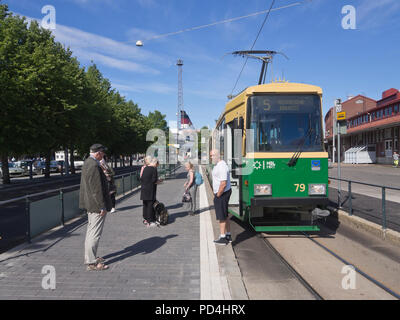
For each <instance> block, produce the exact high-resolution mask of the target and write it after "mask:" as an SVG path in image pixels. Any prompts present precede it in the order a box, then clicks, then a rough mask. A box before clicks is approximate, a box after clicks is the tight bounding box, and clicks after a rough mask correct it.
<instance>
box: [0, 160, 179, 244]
mask: <svg viewBox="0 0 400 320" xmlns="http://www.w3.org/2000/svg"><path fill="white" fill-rule="evenodd" d="M177 167H178V166H177V165H175V164H172V165H160V166H159V168H158V172H159V176H160V178H164V179H165V178H167V177H168V176H172V174H173V173H174V172H175V171H176V169H177ZM139 173H140V170H135V171H133V172H130V173H126V174H121V175H117V176H115V177H114V180H115V186H116V189H117V191H116V196H124V195H126V194H127V193H128V192H131V191H132V190H134V189H136V188H137V187H139V185H140V177H139ZM79 187H80V184H76V185H73V186H68V187H62V188H57V189H52V190H47V191H44V192H39V193H33V194H28V195H25V196H22V197H18V198H13V199H10V200H5V201H0V208H3V210H5V211H7V210H11V211H12V210H13V211H15V212H13V214H14V215H20V216H22V215H24V216H25V218H23V217H22V219H19V221H21V220H23V219H25V223H24V224H25V229H26V230H25V235H24V236H25V241H28V242H30V241H31V239H32V238H33V237H35V236H37V235H39V234H41V233H43V232H46V231H48V230H50V229H52V228H54V227H57V226H64V225H65V222H67V221H68V220H71V219H73V218H75V217H77V216H79V215H81V214H82V213H83V210H81V209H79ZM49 195H50V196H49ZM35 198H39V199H36V200H35ZM8 228H10V226H8ZM15 228H16V226H15ZM0 239H2V240H5V239H4V238H3V237H2V235H1V234H0ZM0 249H1V248H0Z"/></svg>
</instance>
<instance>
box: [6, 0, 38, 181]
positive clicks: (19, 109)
mask: <svg viewBox="0 0 400 320" xmlns="http://www.w3.org/2000/svg"><path fill="white" fill-rule="evenodd" d="M28 46H29V42H28V30H27V23H26V21H25V19H23V18H20V17H18V16H13V15H12V14H11V13H9V11H8V8H7V6H6V5H3V4H0V88H1V91H0V103H1V108H0V160H1V162H2V172H3V183H6V184H9V183H10V177H9V171H8V156H9V155H10V154H14V155H18V154H23V153H24V152H25V151H26V149H27V148H29V147H30V140H31V134H30V128H31V126H32V124H33V120H32V119H31V118H30V117H29V115H30V111H31V110H30V108H29V96H28V95H27V94H26V88H27V87H29V76H30V75H29V68H28V65H29V63H27V61H28V59H29V50H28Z"/></svg>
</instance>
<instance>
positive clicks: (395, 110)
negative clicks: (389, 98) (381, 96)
mask: <svg viewBox="0 0 400 320" xmlns="http://www.w3.org/2000/svg"><path fill="white" fill-rule="evenodd" d="M397 112H399V105H398V104H396V105H395V106H394V113H397Z"/></svg>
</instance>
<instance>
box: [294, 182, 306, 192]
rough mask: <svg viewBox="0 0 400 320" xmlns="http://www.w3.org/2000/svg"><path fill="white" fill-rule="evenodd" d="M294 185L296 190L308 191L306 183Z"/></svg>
mask: <svg viewBox="0 0 400 320" xmlns="http://www.w3.org/2000/svg"><path fill="white" fill-rule="evenodd" d="M294 185H295V186H296V192H299V190H300V192H304V191H306V186H305V184H304V183H301V184H300V183H295V184H294Z"/></svg>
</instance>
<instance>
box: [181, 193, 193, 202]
mask: <svg viewBox="0 0 400 320" xmlns="http://www.w3.org/2000/svg"><path fill="white" fill-rule="evenodd" d="M182 202H192V196H191V195H190V193H189V192H187V191H185V193H184V194H183V197H182Z"/></svg>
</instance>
